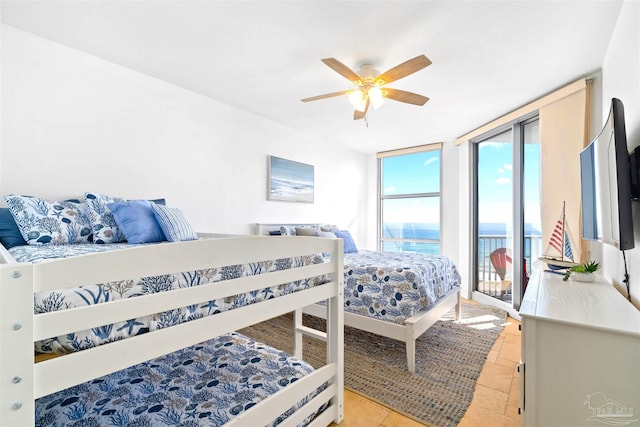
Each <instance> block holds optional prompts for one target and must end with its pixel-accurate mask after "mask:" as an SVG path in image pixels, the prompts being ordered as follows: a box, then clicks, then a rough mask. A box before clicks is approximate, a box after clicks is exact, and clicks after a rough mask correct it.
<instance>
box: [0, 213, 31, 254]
mask: <svg viewBox="0 0 640 427" xmlns="http://www.w3.org/2000/svg"><path fill="white" fill-rule="evenodd" d="M0 243H2V246H4V247H5V248H7V249H9V248H12V247H14V246H24V245H26V244H27V242H25V241H24V239H23V238H22V234H20V229H19V228H18V224H16V220H15V219H13V215H11V211H10V210H9V208H0Z"/></svg>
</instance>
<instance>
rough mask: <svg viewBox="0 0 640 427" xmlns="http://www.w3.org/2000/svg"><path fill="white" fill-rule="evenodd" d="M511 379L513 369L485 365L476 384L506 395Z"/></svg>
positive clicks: (496, 365) (494, 364) (491, 364)
mask: <svg viewBox="0 0 640 427" xmlns="http://www.w3.org/2000/svg"><path fill="white" fill-rule="evenodd" d="M512 379H513V369H512V368H511V367H508V366H500V365H498V364H496V363H485V365H484V368H482V372H481V373H480V377H479V378H478V384H479V385H484V386H487V387H489V388H492V389H494V390H497V391H501V392H503V393H508V392H509V389H510V388H511V380H512Z"/></svg>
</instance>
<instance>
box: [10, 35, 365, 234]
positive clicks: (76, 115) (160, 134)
mask: <svg viewBox="0 0 640 427" xmlns="http://www.w3.org/2000/svg"><path fill="white" fill-rule="evenodd" d="M1 54H2V57H1V65H2V73H1V78H2V95H1V96H2V97H1V100H2V132H1V139H0V195H5V194H9V193H19V194H31V195H37V196H41V197H47V198H52V199H55V198H68V197H82V195H83V193H84V192H87V191H94V192H101V193H105V194H110V195H117V196H122V197H125V198H158V197H164V198H166V200H167V203H168V204H169V205H170V206H175V207H179V208H181V209H182V210H184V211H185V213H186V215H187V216H188V217H189V219H190V220H191V222H192V223H193V224H194V227H195V228H196V229H197V230H198V231H209V232H220V233H238V234H247V233H251V232H253V228H252V224H253V223H256V222H330V223H335V224H338V225H339V226H341V227H348V228H349V229H350V230H351V232H352V233H353V234H354V238H355V239H356V241H357V242H358V243H360V242H361V241H362V242H365V241H366V239H367V236H366V232H367V227H368V224H367V217H366V208H367V198H368V193H367V189H368V188H369V186H370V185H371V184H370V183H369V182H367V176H368V175H367V171H368V164H367V162H368V157H367V156H366V155H364V154H361V153H357V152H355V151H351V150H347V149H339V148H336V147H335V146H334V145H332V144H330V143H328V142H327V141H319V140H315V139H312V138H310V137H309V136H307V135H305V134H303V133H301V132H297V131H294V130H292V129H289V128H285V127H283V126H280V125H279V124H277V123H274V122H272V121H269V120H266V119H264V118H262V117H259V116H257V115H253V114H250V113H247V112H245V111H242V110H239V109H236V108H234V107H231V106H228V105H226V104H223V103H220V102H217V101H215V100H212V99H210V98H206V97H204V96H201V95H198V94H195V93H193V92H190V91H187V90H185V89H182V88H179V87H176V86H173V85H171V84H168V83H165V82H163V81H160V80H157V79H154V78H151V77H149V76H146V75H144V74H141V73H138V72H134V71H132V70H129V69H126V68H123V67H120V66H117V65H115V64H113V63H110V62H107V61H104V60H101V59H99V58H96V57H93V56H90V55H87V54H84V53H82V52H79V51H76V50H73V49H69V48H67V47H65V46H62V45H59V44H56V43H53V42H50V41H48V40H45V39H43V38H40V37H37V36H35V35H32V34H29V33H26V32H23V31H20V30H17V29H14V28H12V27H8V26H5V25H3V26H2V52H1ZM265 108H268V106H265ZM268 155H275V156H279V157H284V158H287V159H291V160H295V161H299V162H303V163H308V164H313V165H314V166H315V203H314V204H303V203H287V202H272V201H267V200H266V185H267V184H266V180H267V156H268ZM372 185H375V182H374V183H373V184H372ZM373 229H374V230H375V224H374V226H373Z"/></svg>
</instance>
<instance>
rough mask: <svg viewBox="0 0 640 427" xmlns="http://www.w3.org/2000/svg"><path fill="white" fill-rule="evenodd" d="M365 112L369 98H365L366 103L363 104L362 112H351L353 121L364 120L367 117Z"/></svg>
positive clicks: (367, 108)
mask: <svg viewBox="0 0 640 427" xmlns="http://www.w3.org/2000/svg"><path fill="white" fill-rule="evenodd" d="M367 111H369V97H368V96H367V101H366V103H365V104H364V111H359V110H353V120H360V119H364V117H365V116H366V115H367Z"/></svg>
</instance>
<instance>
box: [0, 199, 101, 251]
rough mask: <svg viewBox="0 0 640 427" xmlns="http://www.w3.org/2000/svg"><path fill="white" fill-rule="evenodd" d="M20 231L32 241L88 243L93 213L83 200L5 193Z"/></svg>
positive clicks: (90, 236) (62, 243) (40, 243)
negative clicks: (80, 201) (61, 199)
mask: <svg viewBox="0 0 640 427" xmlns="http://www.w3.org/2000/svg"><path fill="white" fill-rule="evenodd" d="M4 200H5V201H6V202H7V205H8V206H9V210H10V211H11V215H13V218H14V219H15V220H16V224H18V228H19V229H20V234H22V237H23V238H24V240H25V241H26V242H27V243H28V244H30V245H42V244H47V243H51V244H58V245H64V244H69V243H89V242H91V240H92V238H93V235H92V233H91V215H90V214H89V211H88V209H87V207H86V206H85V205H84V204H83V203H76V202H72V201H63V202H58V201H49V200H45V199H41V198H38V197H32V196H18V195H15V194H10V195H7V196H4Z"/></svg>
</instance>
